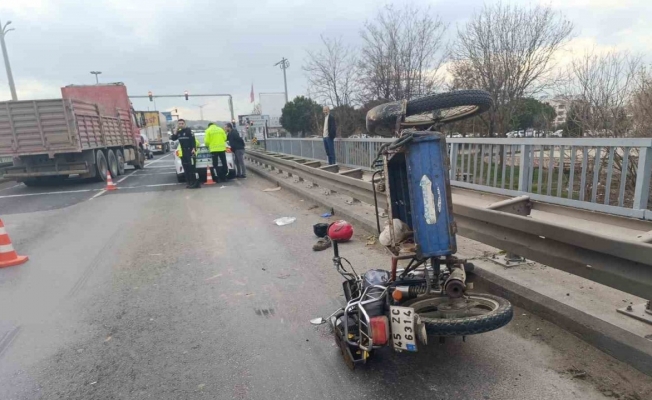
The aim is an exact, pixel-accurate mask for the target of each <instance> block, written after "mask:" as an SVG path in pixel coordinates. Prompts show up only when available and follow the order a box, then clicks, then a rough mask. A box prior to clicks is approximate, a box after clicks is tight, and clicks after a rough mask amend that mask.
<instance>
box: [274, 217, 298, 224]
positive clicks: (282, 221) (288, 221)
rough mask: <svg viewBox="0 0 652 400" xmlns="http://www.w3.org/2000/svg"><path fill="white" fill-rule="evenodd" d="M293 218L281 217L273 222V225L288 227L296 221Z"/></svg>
mask: <svg viewBox="0 0 652 400" xmlns="http://www.w3.org/2000/svg"><path fill="white" fill-rule="evenodd" d="M296 220H297V219H296V218H295V217H281V218H277V219H275V220H274V223H275V224H276V225H278V226H283V225H289V224H291V223H293V222H294V221H296Z"/></svg>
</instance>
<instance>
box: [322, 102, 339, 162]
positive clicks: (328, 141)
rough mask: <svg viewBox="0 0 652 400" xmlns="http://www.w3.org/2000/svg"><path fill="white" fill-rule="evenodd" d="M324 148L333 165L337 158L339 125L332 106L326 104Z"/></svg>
mask: <svg viewBox="0 0 652 400" xmlns="http://www.w3.org/2000/svg"><path fill="white" fill-rule="evenodd" d="M324 115H325V116H326V118H325V119H324V132H323V137H324V149H325V150H326V156H327V157H328V164H329V165H333V164H335V163H336V160H335V135H336V134H337V126H336V125H335V118H334V117H333V116H332V115H331V112H330V108H328V106H324Z"/></svg>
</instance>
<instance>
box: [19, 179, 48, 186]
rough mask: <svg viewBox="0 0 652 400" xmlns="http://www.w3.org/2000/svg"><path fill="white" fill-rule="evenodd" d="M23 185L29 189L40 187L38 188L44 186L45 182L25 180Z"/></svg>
mask: <svg viewBox="0 0 652 400" xmlns="http://www.w3.org/2000/svg"><path fill="white" fill-rule="evenodd" d="M23 184H24V185H25V186H27V187H38V186H43V181H41V180H39V179H36V178H35V179H25V180H24V181H23Z"/></svg>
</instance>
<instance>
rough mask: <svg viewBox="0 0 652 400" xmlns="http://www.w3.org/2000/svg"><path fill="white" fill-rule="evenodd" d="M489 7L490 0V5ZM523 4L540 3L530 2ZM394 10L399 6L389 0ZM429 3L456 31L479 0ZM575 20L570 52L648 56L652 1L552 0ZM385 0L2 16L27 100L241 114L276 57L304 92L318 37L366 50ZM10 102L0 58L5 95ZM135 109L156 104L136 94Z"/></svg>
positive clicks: (277, 79) (76, 9) (15, 4)
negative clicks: (67, 95)
mask: <svg viewBox="0 0 652 400" xmlns="http://www.w3.org/2000/svg"><path fill="white" fill-rule="evenodd" d="M489 2H491V1H489ZM511 2H516V3H519V4H534V3H536V2H537V1H536V0H533V1H532V2H530V1H527V0H521V1H514V0H512V1H511ZM392 3H393V4H395V5H400V4H403V3H404V2H402V1H393V2H392ZM411 3H414V4H418V5H420V4H423V5H426V4H430V5H431V7H432V10H433V12H436V13H438V14H439V15H441V17H442V18H443V19H444V20H445V21H446V22H448V23H450V29H449V33H450V35H449V36H450V37H451V38H452V37H453V36H454V33H455V30H456V29H457V27H458V26H462V25H463V24H464V23H465V21H466V19H467V18H469V16H470V15H471V14H472V13H473V11H474V9H477V8H479V7H481V6H482V4H483V3H484V1H480V0H464V1H436V0H414V1H411ZM542 3H545V4H551V5H552V6H553V7H554V8H555V9H558V10H560V11H562V12H563V13H565V14H566V16H567V17H568V18H569V19H571V20H572V21H573V22H574V23H575V26H576V38H575V39H574V40H573V42H572V43H571V44H570V46H569V52H568V54H569V55H570V54H573V53H575V54H576V53H577V52H578V51H583V50H584V49H586V48H597V49H605V48H611V47H615V48H618V49H629V50H631V51H634V52H640V53H642V54H644V55H645V56H646V60H647V61H648V62H650V61H652V60H651V59H650V55H652V52H651V51H650V50H652V20H651V18H652V1H650V0H647V1H646V0H552V1H542ZM382 4H383V3H382V1H378V0H346V1H340V0H330V1H325V2H319V1H314V0H311V1H303V0H255V1H254V0H235V1H233V0H219V1H211V0H176V1H172V2H163V1H153V0H94V1H89V2H80V1H78V0H0V21H2V23H3V24H4V23H5V22H7V21H8V20H11V21H12V25H11V26H12V27H14V28H15V29H16V30H15V31H12V32H10V33H9V34H8V35H7V37H6V42H7V48H8V51H9V57H10V61H11V66H12V69H13V73H14V80H15V81H16V87H17V90H18V96H19V99H20V100H27V99H40V98H52V97H60V91H59V88H60V87H61V86H65V85H68V84H91V83H94V80H95V78H94V76H93V75H91V74H90V71H91V70H98V71H102V74H101V75H100V80H101V81H102V82H117V81H120V82H124V83H125V84H126V85H127V88H128V90H129V94H131V95H146V94H147V91H148V90H151V91H152V92H153V93H154V94H182V93H183V91H184V90H188V91H189V93H190V95H191V96H192V94H193V93H230V94H232V95H233V98H234V103H235V112H236V115H237V114H247V113H249V112H250V111H251V109H252V105H251V103H250V102H249V93H250V89H251V84H252V83H253V85H254V90H255V93H256V101H258V94H259V93H261V92H263V93H269V92H282V91H283V74H282V71H281V70H280V69H279V68H278V67H274V66H273V65H274V63H276V62H277V61H279V60H280V59H281V58H282V57H287V58H288V59H289V60H290V63H291V65H290V68H289V69H288V71H287V73H288V91H289V96H290V98H293V97H294V96H297V95H305V94H306V93H307V87H306V79H305V76H304V74H303V72H302V70H301V65H302V63H303V62H304V60H305V52H306V50H307V49H314V48H317V47H318V46H319V45H320V35H322V34H323V35H326V36H332V37H342V38H343V39H344V40H345V41H346V42H348V43H350V44H351V45H359V44H360V38H359V32H360V29H361V28H362V27H363V24H364V22H365V20H366V19H368V18H371V17H373V15H374V14H375V13H376V11H377V10H378V7H380V6H382ZM8 99H10V92H9V88H8V85H7V77H6V73H5V71H4V67H2V65H0V100H8ZM207 103H208V104H209V105H208V106H206V107H205V108H204V116H205V118H206V119H221V120H225V119H228V118H229V115H228V105H227V102H226V100H224V99H211V98H208V99H207V98H196V99H193V98H192V97H191V99H190V101H185V100H183V99H180V100H158V101H157V106H158V109H159V110H166V109H170V108H172V107H178V108H179V111H180V113H181V114H182V117H186V118H189V119H195V118H198V116H199V109H198V107H195V105H200V104H207ZM134 106H135V107H136V108H137V109H147V107H150V108H152V109H153V104H152V103H150V102H149V101H147V100H135V101H134Z"/></svg>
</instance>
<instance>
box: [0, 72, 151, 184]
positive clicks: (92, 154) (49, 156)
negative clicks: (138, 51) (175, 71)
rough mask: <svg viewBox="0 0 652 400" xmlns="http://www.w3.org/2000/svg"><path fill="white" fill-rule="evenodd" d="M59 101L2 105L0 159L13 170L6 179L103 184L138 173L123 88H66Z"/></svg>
mask: <svg viewBox="0 0 652 400" xmlns="http://www.w3.org/2000/svg"><path fill="white" fill-rule="evenodd" d="M61 93H62V98H61V99H51V100H31V101H7V102H0V158H3V157H11V158H12V160H13V166H12V167H9V168H8V169H6V171H5V174H4V178H8V179H15V180H16V181H18V182H24V183H25V184H27V185H35V184H38V183H41V182H44V181H55V180H59V179H65V178H67V177H68V176H70V175H78V176H79V177H81V178H93V179H95V180H98V181H105V180H106V176H107V172H108V171H111V174H112V176H114V177H115V176H118V175H120V174H123V173H124V168H125V164H129V165H133V166H134V167H135V168H137V169H140V168H143V167H144V162H145V160H144V157H143V154H142V152H141V151H140V150H139V142H138V141H139V134H138V129H137V128H136V125H135V122H134V118H133V114H132V110H131V104H130V102H129V96H128V95H127V88H126V87H125V86H124V84H122V83H115V84H107V85H88V86H86V85H84V86H77V85H70V86H66V87H64V88H61Z"/></svg>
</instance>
